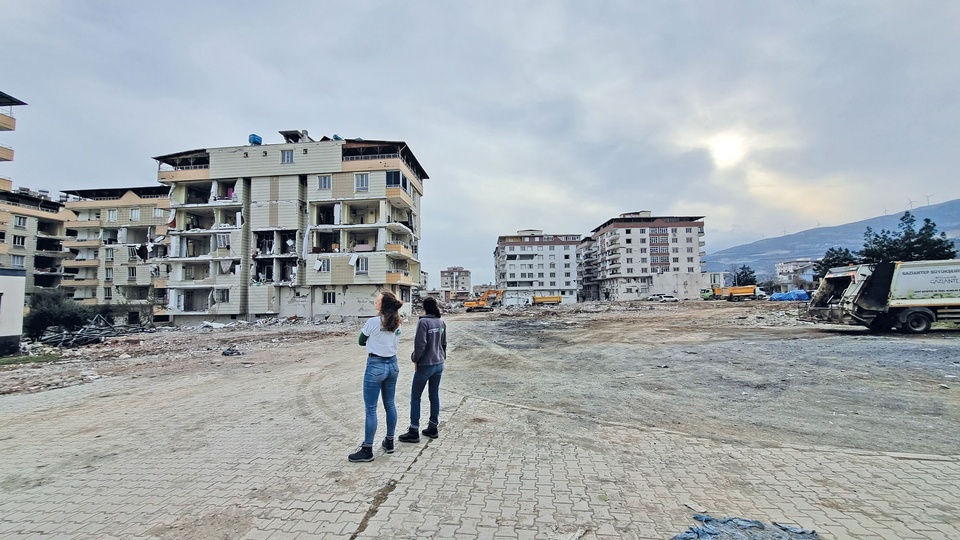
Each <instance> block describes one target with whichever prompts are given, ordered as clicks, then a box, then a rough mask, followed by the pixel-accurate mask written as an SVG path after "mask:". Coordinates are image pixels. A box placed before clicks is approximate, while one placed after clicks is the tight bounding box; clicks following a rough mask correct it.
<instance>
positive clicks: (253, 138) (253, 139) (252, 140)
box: [247, 133, 263, 146]
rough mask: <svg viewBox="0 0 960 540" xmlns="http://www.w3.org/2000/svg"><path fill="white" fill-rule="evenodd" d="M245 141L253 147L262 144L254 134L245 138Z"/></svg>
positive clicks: (260, 139) (261, 140) (259, 138)
mask: <svg viewBox="0 0 960 540" xmlns="http://www.w3.org/2000/svg"><path fill="white" fill-rule="evenodd" d="M247 141H249V142H250V144H252V145H254V146H260V145H261V144H263V139H262V138H261V137H260V136H259V135H257V134H256V133H251V134H250V136H249V137H247Z"/></svg>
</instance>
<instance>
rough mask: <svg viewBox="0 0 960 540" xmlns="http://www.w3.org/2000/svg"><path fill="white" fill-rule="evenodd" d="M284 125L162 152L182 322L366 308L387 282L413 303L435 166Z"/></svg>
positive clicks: (176, 316) (172, 302) (390, 148)
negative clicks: (233, 141) (426, 195)
mask: <svg viewBox="0 0 960 540" xmlns="http://www.w3.org/2000/svg"><path fill="white" fill-rule="evenodd" d="M280 135H281V136H282V137H283V142H282V143H277V144H262V140H261V138H260V137H259V136H256V135H251V136H250V138H249V144H247V145H244V146H230V147H222V148H208V149H198V150H188V151H184V152H178V153H174V154H168V155H163V156H158V157H155V158H154V159H155V160H156V161H157V162H158V165H159V171H158V180H159V181H160V182H161V183H163V184H165V185H167V186H169V200H170V214H169V216H168V222H167V226H168V229H167V232H168V236H169V238H168V239H169V254H168V257H167V258H166V262H167V263H168V264H169V267H170V273H169V279H168V281H167V308H168V310H169V313H170V314H171V317H172V322H174V323H175V324H194V323H197V322H199V321H220V322H226V321H229V320H231V319H244V320H249V319H255V318H259V317H269V316H275V317H292V316H298V317H308V318H321V319H323V318H328V317H329V316H332V315H334V316H343V317H349V318H353V317H366V316H371V315H374V314H375V309H374V302H375V300H376V298H377V296H378V295H379V293H380V292H381V291H391V292H393V293H394V294H396V295H397V297H398V298H400V299H401V300H403V301H404V303H405V306H404V310H405V311H406V312H407V313H409V309H410V299H411V289H412V287H413V286H414V284H415V283H417V282H418V281H419V279H420V272H421V271H420V262H419V260H418V254H417V249H418V242H419V239H420V199H421V197H422V196H423V181H424V180H426V179H427V178H428V176H427V174H426V172H425V171H424V170H423V168H422V167H421V166H420V163H419V162H418V161H417V158H416V157H415V156H414V154H413V152H412V151H411V150H410V148H409V147H408V146H407V145H406V143H404V142H402V141H374V140H363V139H347V140H345V139H342V138H340V137H338V136H336V135H334V136H333V138H329V137H323V138H321V139H320V140H314V139H312V138H310V136H309V135H308V134H307V132H306V131H281V132H280Z"/></svg>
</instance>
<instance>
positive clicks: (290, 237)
mask: <svg viewBox="0 0 960 540" xmlns="http://www.w3.org/2000/svg"><path fill="white" fill-rule="evenodd" d="M296 252H297V231H280V253H281V254H290V253H293V254H295V253H296Z"/></svg>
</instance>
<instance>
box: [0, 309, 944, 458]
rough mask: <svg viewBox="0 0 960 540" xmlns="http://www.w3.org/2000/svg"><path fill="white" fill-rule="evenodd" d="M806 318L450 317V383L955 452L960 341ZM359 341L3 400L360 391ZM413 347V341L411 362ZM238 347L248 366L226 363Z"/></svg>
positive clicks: (44, 374)
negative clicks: (294, 382)
mask: <svg viewBox="0 0 960 540" xmlns="http://www.w3.org/2000/svg"><path fill="white" fill-rule="evenodd" d="M796 313H797V306H795V305H791V304H780V303H773V302H745V303H733V304H731V303H725V302H688V303H683V304H679V305H678V304H670V305H664V304H653V303H636V304H632V305H619V306H610V305H603V304H585V305H578V306H575V307H572V308H571V307H557V308H542V309H539V310H537V309H524V310H519V309H518V310H502V311H497V312H493V313H471V314H455V315H448V316H446V320H447V322H448V325H449V336H450V362H449V364H448V371H447V374H446V375H445V381H444V385H445V388H448V389H450V390H451V391H455V392H456V393H457V394H463V395H468V396H477V397H482V398H484V399H488V400H491V401H496V402H503V403H510V404H517V405H522V406H525V407H529V408H532V409H541V410H547V411H553V412H557V413H562V414H564V415H566V417H568V418H569V419H570V421H571V422H591V421H604V422H614V423H617V422H620V423H624V424H629V425H640V426H650V427H657V428H662V429H667V430H671V431H677V432H681V433H688V434H692V435H697V436H701V437H709V438H714V439H717V440H728V441H736V442H742V443H746V444H758V445H764V444H788V445H789V444H801V445H828V446H839V447H847V448H859V449H865V450H880V451H897V452H912V453H930V454H956V453H957V451H958V449H960V432H958V431H957V429H956V426H957V425H960V397H958V396H960V393H958V390H960V381H958V380H957V377H958V376H960V329H956V328H945V329H938V330H936V331H934V332H932V333H930V334H928V335H925V336H904V335H898V334H892V335H883V336H874V335H871V334H869V333H868V332H866V331H865V330H861V329H859V328H852V327H830V326H822V325H812V324H809V323H804V322H800V321H797V320H796ZM411 327H412V324H408V328H411ZM358 329H359V327H358V326H357V325H350V324H337V325H310V324H295V325H279V326H270V327H266V328H261V327H256V326H241V327H235V328H224V329H216V330H214V329H206V330H178V331H167V332H158V333H154V334H143V335H136V336H130V337H127V338H123V339H117V340H114V341H111V342H108V343H106V344H103V345H99V346H93V347H87V348H83V349H79V350H77V351H74V352H72V353H70V354H69V355H68V356H67V357H66V358H65V360H64V361H61V362H57V363H54V364H43V365H41V364H36V365H25V366H12V367H11V366H8V367H4V368H0V394H3V393H17V392H39V391H44V390H53V389H56V388H59V387H63V386H70V385H74V384H96V382H97V381H98V380H100V379H101V378H103V377H123V376H130V377H165V376H195V375H197V374H201V373H206V372H209V371H211V370H222V369H232V368H237V367H239V368H241V369H242V368H244V367H252V366H258V367H263V366H269V364H270V363H271V362H283V363H286V362H291V361H296V360H297V359H304V358H313V359H315V358H316V357H318V356H321V357H325V358H329V359H330V360H331V362H330V365H331V366H332V367H331V371H330V372H327V373H324V374H322V376H324V377H342V378H344V384H345V385H348V386H349V385H353V384H354V383H356V382H357V381H356V380H354V379H357V378H358V377H359V375H357V373H354V372H353V371H358V372H359V371H362V368H360V367H357V366H354V365H353V364H351V363H349V362H347V363H344V362H342V361H335V360H338V359H339V360H343V358H348V359H349V358H352V357H353V356H357V357H359V354H358V353H359V352H360V350H359V348H358V347H357V346H356V344H355V340H354V336H355V333H356V331H357V330H358ZM411 339H412V336H410V335H409V334H408V335H407V336H405V338H404V340H403V347H404V349H403V350H404V352H405V353H406V354H409V347H410V340H411ZM231 346H233V347H236V348H237V349H238V350H240V351H241V352H243V353H244V354H243V355H240V356H230V357H228V356H223V355H222V354H221V351H223V350H224V349H226V348H228V347H231ZM281 350H282V355H278V351H281ZM358 362H359V360H358ZM353 367H356V370H352V369H351V368H353ZM350 388H352V386H350ZM319 403H327V404H329V406H330V407H333V408H336V409H338V410H336V411H333V410H331V411H330V412H331V413H336V414H342V415H347V416H355V415H356V411H354V410H353V409H356V408H358V404H350V405H352V406H353V408H350V409H349V410H348V408H345V407H346V405H345V404H344V403H343V402H342V401H339V400H338V398H337V396H336V395H329V394H328V395H325V396H322V399H321V400H320V401H319ZM340 408H343V410H339V409H340Z"/></svg>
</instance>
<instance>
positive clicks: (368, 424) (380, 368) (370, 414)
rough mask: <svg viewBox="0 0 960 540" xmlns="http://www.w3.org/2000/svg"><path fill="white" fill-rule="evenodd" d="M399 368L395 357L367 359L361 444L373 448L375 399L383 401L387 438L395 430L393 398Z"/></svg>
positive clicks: (375, 427) (391, 435) (372, 357)
mask: <svg viewBox="0 0 960 540" xmlns="http://www.w3.org/2000/svg"><path fill="white" fill-rule="evenodd" d="M399 375H400V366H399V365H398V363H397V357H396V356H392V357H390V358H381V357H379V356H368V357H367V369H366V371H365V372H364V374H363V405H364V409H365V410H366V420H365V421H364V432H363V444H364V445H366V446H373V438H374V437H375V436H376V434H377V398H381V399H382V400H383V409H384V411H386V413H387V437H393V435H394V431H395V430H396V428H397V405H396V403H394V396H395V394H396V392H397V377H398V376H399Z"/></svg>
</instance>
